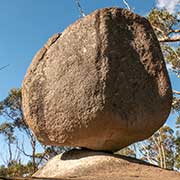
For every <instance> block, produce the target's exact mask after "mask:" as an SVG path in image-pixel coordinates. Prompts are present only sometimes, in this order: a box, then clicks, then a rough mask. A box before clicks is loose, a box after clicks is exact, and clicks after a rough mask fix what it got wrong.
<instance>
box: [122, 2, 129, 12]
mask: <svg viewBox="0 0 180 180" xmlns="http://www.w3.org/2000/svg"><path fill="white" fill-rule="evenodd" d="M123 3H124V4H125V5H126V7H127V9H128V10H129V11H131V8H130V6H129V4H128V2H127V1H126V0H123Z"/></svg>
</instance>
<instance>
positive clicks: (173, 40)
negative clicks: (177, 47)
mask: <svg viewBox="0 0 180 180" xmlns="http://www.w3.org/2000/svg"><path fill="white" fill-rule="evenodd" d="M178 41H180V37H172V38H169V37H167V38H162V39H159V42H178Z"/></svg>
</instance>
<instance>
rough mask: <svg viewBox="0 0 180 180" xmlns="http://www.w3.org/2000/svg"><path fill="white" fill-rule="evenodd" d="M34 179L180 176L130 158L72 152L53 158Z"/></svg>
mask: <svg viewBox="0 0 180 180" xmlns="http://www.w3.org/2000/svg"><path fill="white" fill-rule="evenodd" d="M33 176H34V177H41V178H43V177H44V178H47V179H48V178H62V179H63V180H70V179H72V180H137V179H138V180H166V179H167V180H179V179H180V173H178V172H175V171H168V170H163V169H160V168H158V167H157V166H153V165H151V164H148V163H146V162H144V161H141V160H137V159H134V158H130V157H125V156H120V155H112V154H108V153H102V152H93V151H77V150H76V151H74V150H73V151H70V152H66V153H63V154H60V155H58V156H55V157H54V158H53V159H51V160H50V161H49V162H48V163H47V164H46V165H45V166H44V167H42V168H41V169H39V170H38V171H37V172H36V173H35V174H34V175H33Z"/></svg>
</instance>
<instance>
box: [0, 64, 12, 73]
mask: <svg viewBox="0 0 180 180" xmlns="http://www.w3.org/2000/svg"><path fill="white" fill-rule="evenodd" d="M8 66H10V64H7V65H5V66H3V67H1V68H0V71H1V70H3V69H5V68H7V67H8Z"/></svg>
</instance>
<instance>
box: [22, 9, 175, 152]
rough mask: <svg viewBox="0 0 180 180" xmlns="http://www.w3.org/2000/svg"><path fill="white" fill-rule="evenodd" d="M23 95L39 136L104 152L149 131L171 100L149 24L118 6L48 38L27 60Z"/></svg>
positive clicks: (156, 125) (164, 116) (28, 118)
mask: <svg viewBox="0 0 180 180" xmlns="http://www.w3.org/2000/svg"><path fill="white" fill-rule="evenodd" d="M22 95H23V109H24V115H25V119H26V121H27V123H28V124H29V126H30V127H31V129H32V130H33V132H34V134H35V135H36V136H37V138H38V139H39V141H40V142H42V143H44V144H48V145H58V146H79V147H86V148H90V149H94V150H110V151H114V150H117V149H120V148H122V147H125V146H127V145H129V144H131V143H133V142H136V141H139V140H143V139H145V138H148V137H149V136H151V135H152V134H153V133H154V132H155V131H156V130H157V129H158V128H160V127H161V126H162V125H163V123H164V122H165V120H166V119H167V116H168V114H169V112H170V109H171V101H172V92H171V85H170V82H169V77H168V74H167V70H166V67H165V63H164V59H163V55H162V52H161V49H160V45H159V42H158V40H157V38H156V36H155V34H154V32H153V29H152V27H151V25H150V23H149V22H148V20H146V19H145V18H143V17H140V16H138V15H136V14H134V13H132V12H130V11H128V10H126V9H120V8H106V9H101V10H96V11H95V12H93V13H92V14H90V15H88V16H86V17H84V18H82V19H80V20H78V21H77V22H75V23H74V24H72V25H70V26H69V27H68V28H67V29H65V31H64V32H63V33H62V34H57V35H55V36H53V37H52V38H50V39H49V41H48V42H47V43H46V45H45V46H44V47H43V48H42V49H41V50H40V51H39V52H38V53H37V54H36V56H35V57H34V59H33V62H32V64H31V65H30V68H29V70H28V72H27V74H26V76H25V79H24V82H23V86H22Z"/></svg>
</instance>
